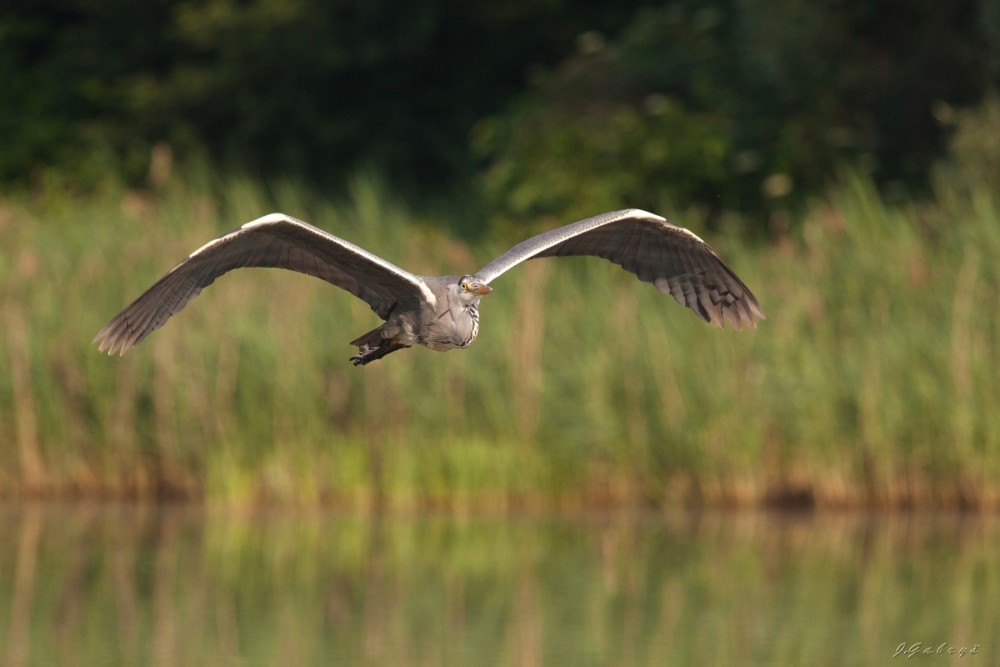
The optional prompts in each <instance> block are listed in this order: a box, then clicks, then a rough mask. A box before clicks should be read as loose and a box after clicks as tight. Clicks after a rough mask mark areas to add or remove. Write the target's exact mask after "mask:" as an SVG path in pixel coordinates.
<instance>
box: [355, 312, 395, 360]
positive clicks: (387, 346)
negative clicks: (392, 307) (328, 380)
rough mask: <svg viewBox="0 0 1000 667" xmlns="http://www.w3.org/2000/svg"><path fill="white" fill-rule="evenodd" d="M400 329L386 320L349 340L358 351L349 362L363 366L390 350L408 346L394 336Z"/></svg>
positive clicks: (393, 350)
mask: <svg viewBox="0 0 1000 667" xmlns="http://www.w3.org/2000/svg"><path fill="white" fill-rule="evenodd" d="M400 331H401V328H400V326H399V324H396V323H394V322H386V323H385V324H383V325H382V326H380V327H378V328H376V329H372V330H371V331H369V332H368V333H366V334H365V335H363V336H359V337H358V338H355V339H354V340H352V341H351V345H357V346H358V353H357V354H355V355H354V356H352V357H351V363H353V364H354V365H355V366H364V365H365V364H368V363H371V362H373V361H375V360H376V359H381V358H382V357H384V356H385V355H387V354H389V353H390V352H395V351H396V350H401V349H403V348H404V347H409V345H404V344H403V343H400V342H399V340H398V339H397V338H396V336H397V335H398V334H399V332H400Z"/></svg>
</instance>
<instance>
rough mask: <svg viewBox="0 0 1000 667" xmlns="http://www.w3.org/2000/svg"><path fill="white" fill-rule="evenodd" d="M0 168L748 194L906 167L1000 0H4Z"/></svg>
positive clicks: (893, 177)
mask: <svg viewBox="0 0 1000 667" xmlns="http://www.w3.org/2000/svg"><path fill="white" fill-rule="evenodd" d="M0 80H2V81H3V82H4V92H3V94H2V95H0V141H2V144H3V146H4V149H3V151H0V181H3V182H7V183H10V182H17V181H22V182H24V181H28V180H29V179H30V178H31V174H32V173H33V171H34V170H36V169H38V168H39V167H43V168H44V167H55V168H57V169H59V170H61V171H63V172H65V173H67V174H69V175H70V176H71V177H73V178H79V179H83V180H87V179H90V178H95V177H97V175H99V174H106V173H109V172H110V173H113V174H122V175H124V176H125V177H126V178H129V179H132V180H136V179H138V178H141V177H142V175H144V174H145V170H146V168H147V162H148V159H149V156H150V154H151V148H152V147H153V146H154V145H155V144H157V143H160V142H166V143H168V144H170V145H171V146H173V147H174V149H175V151H176V152H177V153H179V154H180V155H182V156H183V155H186V154H191V153H205V154H207V155H208V156H209V157H210V158H212V159H213V160H214V161H217V162H219V163H221V164H223V165H225V166H226V167H227V168H239V169H243V170H247V171H250V172H253V173H257V174H260V175H264V176H271V175H276V174H281V175H284V176H293V177H295V176H298V177H305V178H306V179H308V180H309V181H311V182H313V183H315V184H329V183H331V182H337V181H338V179H342V178H343V177H344V176H345V175H346V174H349V173H351V172H353V171H356V170H357V169H358V167H359V166H368V167H371V166H374V167H375V168H376V169H377V170H378V171H381V172H383V173H384V174H385V175H386V176H387V177H388V178H389V179H390V181H391V182H394V183H397V184H399V185H401V186H413V187H419V188H422V189H425V190H430V191H437V192H443V191H447V190H448V189H449V188H452V187H454V186H455V185H461V186H468V185H469V184H470V182H472V181H473V180H474V179H475V178H476V177H477V176H478V175H480V174H482V175H483V176H484V183H485V185H486V193H487V196H488V197H489V198H490V199H491V203H492V205H493V206H495V207H498V208H500V209H501V210H505V211H507V212H508V213H511V214H517V215H523V214H526V213H532V214H535V213H545V212H553V213H558V214H560V215H565V214H567V213H569V212H578V213H580V214H581V215H582V214H583V213H592V212H593V211H594V210H596V209H599V208H609V207H615V206H622V205H626V204H628V205H649V206H655V205H657V204H658V203H660V202H662V201H663V200H664V199H670V200H676V201H684V202H686V201H693V202H699V203H701V204H702V205H704V206H707V207H709V208H713V209H719V210H721V209H739V210H750V211H766V210H768V209H770V208H773V207H775V206H777V207H783V206H788V205H790V204H792V203H794V202H795V201H796V200H797V199H799V198H801V197H803V196H806V195H808V194H809V193H810V192H815V191H816V189H817V188H820V187H823V185H824V184H825V182H826V180H827V179H828V178H829V176H830V175H831V173H833V171H834V170H835V169H836V168H837V167H838V166H839V165H840V164H841V163H842V162H845V161H848V162H853V163H859V162H860V163H862V164H867V165H869V166H870V168H871V170H872V171H873V173H874V175H875V177H876V179H877V180H878V181H880V182H882V183H887V182H895V183H899V184H906V185H918V186H919V185H920V184H921V183H922V182H923V180H924V179H925V176H926V174H927V172H928V167H929V165H930V163H931V161H932V160H933V158H934V157H935V155H937V154H938V152H939V151H940V149H941V147H942V146H943V145H944V143H945V139H946V137H947V129H948V122H947V118H949V117H951V116H952V115H953V114H951V112H950V110H952V109H954V108H956V107H962V106H968V105H974V104H976V103H977V102H978V101H979V100H980V99H982V97H983V96H984V94H986V93H987V92H988V91H990V90H992V89H995V88H996V87H997V84H998V83H1000V1H998V0H956V1H955V2H947V3H943V2H937V1H931V0H879V1H878V2H870V3H845V2H843V1H842V0H817V1H815V2H802V1H800V0H780V1H779V2H764V0H718V1H716V2H713V3H704V2H700V1H698V0H673V1H671V2H666V3H658V4H653V5H650V6H646V3H644V2H640V1H639V0H625V1H623V2H618V3H604V2H598V1H597V0H587V1H579V0H578V1H572V0H546V1H545V2H535V1H532V0H512V1H511V2H504V3H468V2H463V1H460V0H429V1H428V2H424V3H409V4H407V3H402V4H401V3H398V2H394V1H392V0H370V1H367V2H363V3H362V2H356V1H355V0H329V1H324V0H143V1H142V2H133V1H131V0H9V1H8V2H7V3H4V5H3V6H2V7H0Z"/></svg>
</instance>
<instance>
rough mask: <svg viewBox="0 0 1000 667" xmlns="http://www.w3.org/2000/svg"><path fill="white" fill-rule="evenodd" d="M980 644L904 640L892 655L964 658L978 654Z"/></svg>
mask: <svg viewBox="0 0 1000 667" xmlns="http://www.w3.org/2000/svg"><path fill="white" fill-rule="evenodd" d="M979 646H980V645H979V644H973V645H972V646H953V645H951V644H949V643H948V642H941V643H940V644H937V645H934V644H925V643H923V642H903V643H901V644H900V645H899V646H897V647H896V650H895V651H894V652H893V654H892V657H894V658H913V657H915V656H918V655H957V656H959V657H960V658H964V657H965V656H967V655H976V654H977V653H979Z"/></svg>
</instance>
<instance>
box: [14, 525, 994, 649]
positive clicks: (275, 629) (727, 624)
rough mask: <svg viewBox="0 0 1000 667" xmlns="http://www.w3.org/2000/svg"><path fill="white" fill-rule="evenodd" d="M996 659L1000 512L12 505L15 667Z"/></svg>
mask: <svg viewBox="0 0 1000 667" xmlns="http://www.w3.org/2000/svg"><path fill="white" fill-rule="evenodd" d="M998 646H1000V522H998V520H997V518H996V517H987V518H979V517H963V516H927V515H916V514H913V515H879V516H867V517H866V516H858V515H842V516H832V517H824V516H819V517H816V516H810V515H790V514H757V513H710V514H707V513H700V514H699V513H678V514H666V515H663V514H657V515H630V514H614V515H573V516H534V515H531V516H527V515H526V516H507V515H504V516H472V517H464V518H456V517H451V516H435V515H377V516H369V515H354V514H338V513H333V512H329V513H307V512H301V513H296V512H273V513H255V514H249V513H248V514H240V513H235V512H231V511H212V510H203V509H199V508H191V507H167V508H152V507H119V506H86V507H79V506H63V505H7V506H0V664H2V665H10V666H16V667H20V666H22V665H45V666H49V665H94V666H98V665H99V666H102V667H106V666H115V665H136V666H143V667H145V666H147V665H153V666H156V665H163V666H168V665H170V666H172V665H184V666H196V665H212V666H216V665H232V666H248V667H249V666H256V665H281V666H285V665H476V666H481V665H517V666H528V667H530V666H532V665H573V666H587V665H594V666H598V665H600V666H604V665H625V666H627V665H658V666H659V665H872V664H894V663H897V662H898V663H906V664H921V665H943V664H980V665H991V664H998V658H1000V650H998ZM900 650H902V651H904V652H905V653H904V654H903V655H900V656H898V657H896V658H893V655H894V654H895V653H896V652H897V651H900ZM963 650H966V651H974V652H970V653H966V654H965V655H964V656H963V655H962V653H963ZM923 651H930V652H931V654H930V655H928V654H926V653H924V652H923ZM906 655H910V656H911V657H906Z"/></svg>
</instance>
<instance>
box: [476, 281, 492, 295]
mask: <svg viewBox="0 0 1000 667" xmlns="http://www.w3.org/2000/svg"><path fill="white" fill-rule="evenodd" d="M472 291H473V292H475V293H476V294H478V295H479V296H484V295H486V294H489V293H490V292H492V291H493V288H492V287H490V286H489V285H487V284H486V283H480V284H479V285H476V286H475V287H473V288H472Z"/></svg>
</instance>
